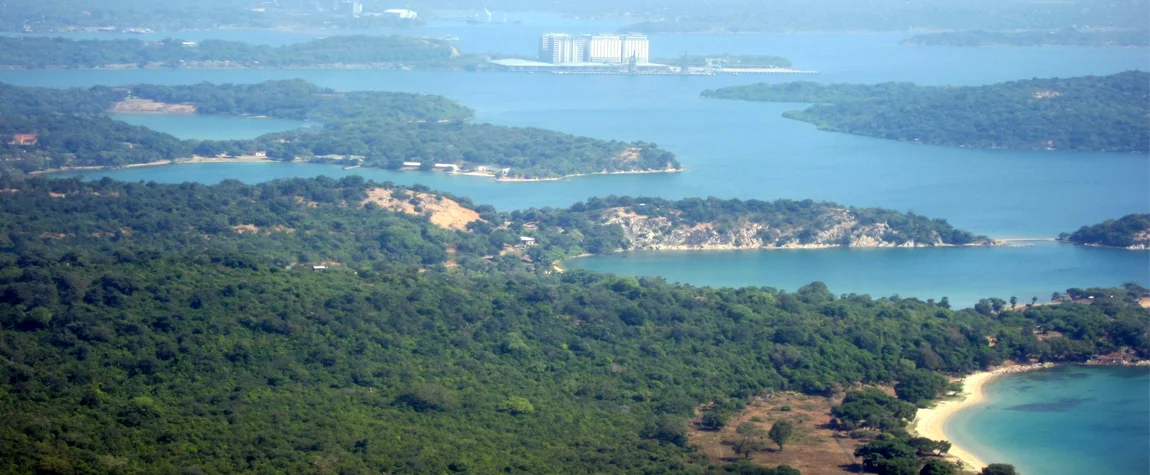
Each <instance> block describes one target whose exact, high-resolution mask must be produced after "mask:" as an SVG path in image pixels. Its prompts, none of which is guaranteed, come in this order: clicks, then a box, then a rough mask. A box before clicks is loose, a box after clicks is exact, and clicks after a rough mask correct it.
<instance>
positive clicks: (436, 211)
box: [359, 188, 482, 231]
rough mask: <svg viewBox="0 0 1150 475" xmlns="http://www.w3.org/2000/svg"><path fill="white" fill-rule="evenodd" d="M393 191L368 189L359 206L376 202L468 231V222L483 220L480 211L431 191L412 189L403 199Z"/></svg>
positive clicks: (444, 226)
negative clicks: (414, 190)
mask: <svg viewBox="0 0 1150 475" xmlns="http://www.w3.org/2000/svg"><path fill="white" fill-rule="evenodd" d="M392 191H394V190H388V189H385V188H376V189H373V190H368V192H367V199H365V200H363V201H362V202H360V204H359V206H360V207H363V206H367V204H368V203H375V204H377V205H379V206H380V207H381V208H384V209H388V210H391V211H397V212H400V213H406V214H411V215H417V216H427V217H428V221H431V224H434V225H436V226H439V227H441V228H444V229H450V230H454V231H466V230H467V225H468V224H470V223H473V222H475V221H482V219H480V217H479V213H476V212H475V211H473V210H470V209H467V208H464V207H463V206H460V205H459V203H457V202H455V201H454V200H451V199H448V198H444V197H442V196H438V195H433V194H429V193H419V192H411V191H407V192H405V193H407V194H408V195H409V196H408V197H407V198H405V199H402V200H401V199H397V198H395V197H394V196H393V195H392Z"/></svg>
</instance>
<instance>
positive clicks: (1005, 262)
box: [564, 242, 1150, 308]
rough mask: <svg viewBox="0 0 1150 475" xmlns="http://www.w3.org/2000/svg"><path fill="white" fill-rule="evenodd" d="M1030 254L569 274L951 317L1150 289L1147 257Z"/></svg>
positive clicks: (609, 258) (693, 256)
mask: <svg viewBox="0 0 1150 475" xmlns="http://www.w3.org/2000/svg"><path fill="white" fill-rule="evenodd" d="M1033 244H1034V245H1033V246H1029V247H986V248H984V247H973V248H919V249H890V248H886V249H847V248H836V249H796V250H774V249H772V250H738V251H640V252H629V253H621V254H610V255H604V256H595V257H587V258H580V259H570V260H568V261H566V262H565V263H564V264H565V265H566V266H567V267H569V268H575V269H586V270H592V271H599V272H607V273H612V274H621V275H632V276H660V277H663V278H665V279H667V281H669V282H681V283H685V284H692V285H699V286H710V287H744V286H753V287H775V288H779V289H784V290H788V291H794V290H797V289H798V288H799V287H801V286H803V285H806V284H809V283H811V282H814V281H821V282H824V283H826V284H827V287H828V288H830V290H831V292H833V293H835V294H850V293H854V294H869V295H871V296H872V297H875V298H879V297H884V296H892V295H900V296H902V297H916V298H919V299H921V300H926V299H928V298H933V299H935V300H936V301H937V300H940V299H941V298H942V297H944V296H945V297H948V298H949V299H950V303H951V305H952V306H954V307H955V308H958V307H969V306H972V305H973V304H974V303H976V302H978V300H979V299H983V298H988V297H999V298H1002V299H1003V300H1007V299H1009V298H1010V297H1011V296H1014V297H1018V298H1019V301H1020V302H1024V303H1028V302H1030V301H1031V298H1033V297H1037V298H1038V300H1039V301H1040V302H1048V301H1049V300H1050V294H1051V293H1052V292H1055V291H1059V292H1061V291H1064V290H1066V289H1067V288H1071V287H1082V288H1085V287H1095V286H1118V285H1121V284H1123V283H1126V282H1137V283H1139V284H1141V285H1144V286H1150V262H1148V260H1150V256H1148V254H1147V253H1146V252H1145V251H1127V250H1119V249H1099V248H1089V247H1082V246H1074V245H1070V244H1062V243H1055V242H1036V243H1033Z"/></svg>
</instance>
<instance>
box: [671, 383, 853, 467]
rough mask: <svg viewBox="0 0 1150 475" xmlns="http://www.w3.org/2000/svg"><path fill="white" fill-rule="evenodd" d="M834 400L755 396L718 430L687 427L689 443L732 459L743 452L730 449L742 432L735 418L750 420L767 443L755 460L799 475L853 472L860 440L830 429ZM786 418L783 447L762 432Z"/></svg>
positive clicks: (717, 458) (722, 459) (710, 454)
mask: <svg viewBox="0 0 1150 475" xmlns="http://www.w3.org/2000/svg"><path fill="white" fill-rule="evenodd" d="M836 403H837V401H835V400H833V399H831V398H826V397H816V396H804V395H802V394H797V393H789V392H788V393H776V394H773V395H771V396H764V397H761V398H756V400H755V401H754V402H753V403H751V405H749V406H747V408H746V409H744V410H743V411H742V412H741V413H739V414H738V415H735V416H733V417H731V419H730V421H728V422H727V425H726V426H725V427H723V428H722V429H721V430H719V431H714V432H710V431H701V430H695V429H692V430H691V431H690V432H689V433H688V434H687V435H688V438H689V439H690V441H691V443H692V444H698V445H699V446H700V447H702V451H703V453H705V454H706V455H707V456H708V457H710V458H711V460H712V461H713V462H715V463H724V462H734V461H736V460H739V459H741V458H743V457H742V456H741V455H738V454H736V453H735V449H734V447H733V445H732V444H733V442H735V441H737V440H741V439H743V438H745V437H747V436H746V435H745V434H739V433H738V432H737V428H738V427H739V424H743V423H746V422H750V423H752V424H754V426H755V428H756V429H757V431H758V432H759V434H760V435H757V436H754V437H756V438H758V439H759V440H761V441H762V442H763V443H764V445H765V446H766V447H767V448H766V450H763V451H760V452H757V453H754V454H753V455H752V456H751V458H750V460H751V461H752V462H754V463H756V464H760V465H765V466H769V467H774V466H778V465H790V466H791V467H794V468H796V469H798V470H799V471H800V472H802V473H803V475H841V474H847V473H857V472H852V471H851V468H852V464H854V463H855V459H854V456H853V454H854V450H855V447H857V446H859V445H861V442H862V441H859V440H855V439H851V438H849V437H848V436H847V435H846V434H845V433H840V432H838V431H835V430H832V429H831V428H830V426H829V423H830V420H831V407H832V406H833V405H834V404H836ZM781 420H789V421H791V422H792V423H794V425H795V431H794V436H792V437H791V440H790V442H788V443H787V444H786V445H785V446H784V449H783V450H782V451H779V447H778V445H776V444H775V443H774V442H772V441H771V440H770V439H769V438H768V437H767V432H768V431H770V430H771V425H773V424H774V423H775V422H777V421H781Z"/></svg>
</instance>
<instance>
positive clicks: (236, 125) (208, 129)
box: [108, 114, 313, 140]
mask: <svg viewBox="0 0 1150 475" xmlns="http://www.w3.org/2000/svg"><path fill="white" fill-rule="evenodd" d="M108 115H109V117H111V118H113V119H116V120H119V121H123V122H127V123H129V124H132V125H139V126H143V127H147V128H149V129H152V130H155V131H158V132H164V133H168V134H172V135H174V136H176V137H177V138H180V139H184V140H188V139H198V140H242V139H254V138H256V137H259V136H261V135H264V134H269V133H272V132H284V131H288V130H292V129H299V128H303V127H308V126H310V125H313V124H310V123H308V122H303V121H298V120H286V119H265V118H254V117H235V116H213V115H165V114H108Z"/></svg>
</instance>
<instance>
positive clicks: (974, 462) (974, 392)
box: [912, 363, 1054, 472]
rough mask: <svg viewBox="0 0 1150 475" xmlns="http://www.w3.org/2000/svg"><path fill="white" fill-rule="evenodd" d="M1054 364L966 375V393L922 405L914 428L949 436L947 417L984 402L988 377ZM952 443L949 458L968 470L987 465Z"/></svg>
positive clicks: (938, 437)
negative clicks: (925, 407) (960, 463)
mask: <svg viewBox="0 0 1150 475" xmlns="http://www.w3.org/2000/svg"><path fill="white" fill-rule="evenodd" d="M1052 366H1054V365H1053V364H1051V363H1038V364H1032V365H1017V366H1007V367H1004V368H998V369H996V370H994V371H984V372H981V373H974V374H972V375H969V376H967V377H965V378H963V379H962V391H963V393H962V394H960V395H958V396H956V397H955V398H953V399H948V400H945V401H942V402H940V403H938V405H936V406H935V407H933V408H930V409H919V410H918V413H917V415H916V416H915V418H914V424H913V427H912V430H913V432H914V433H916V434H917V435H918V436H919V437H926V438H928V439H932V440H949V439H947V437H946V434H945V433H944V432H943V430H942V429H943V426H944V425H945V424H946V420H947V419H948V418H949V417H950V416H953V415H954V414H955V413H957V412H958V411H959V410H962V409H963V408H966V407H969V406H973V405H975V404H978V403H980V402H982V400H983V398H984V395H983V390H982V388H983V386H984V385H985V384H986V383H987V381H990V380H991V379H994V377H995V376H999V375H1003V374H1009V373H1020V372H1023V371H1031V370H1036V369H1045V368H1050V367H1052ZM951 443H952V444H953V445H952V446H951V447H950V452H948V454H947V455H948V458H949V459H951V461H958V462H962V468H963V469H964V470H973V471H975V472H977V471H979V470H982V468H983V467H986V466H987V462H985V461H983V460H981V459H979V458H978V457H977V456H975V455H974V454H972V453H970V452H968V451H967V450H966V449H964V448H962V447H961V446H959V445H958V444H955V443H954V441H951ZM996 462H998V461H996Z"/></svg>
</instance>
